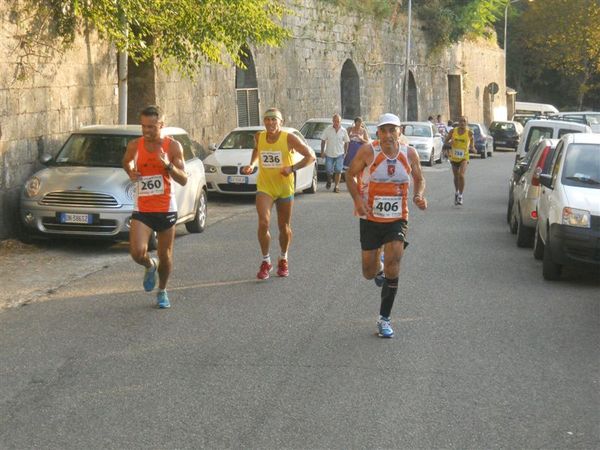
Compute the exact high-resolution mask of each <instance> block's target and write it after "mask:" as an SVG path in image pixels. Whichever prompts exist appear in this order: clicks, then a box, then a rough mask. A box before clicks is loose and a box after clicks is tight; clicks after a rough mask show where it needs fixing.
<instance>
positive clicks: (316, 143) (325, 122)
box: [300, 117, 354, 173]
mask: <svg viewBox="0 0 600 450" xmlns="http://www.w3.org/2000/svg"><path fill="white" fill-rule="evenodd" d="M331 124H332V119H331V117H330V118H329V119H308V120H307V121H306V122H304V124H303V125H302V127H301V128H300V133H301V134H302V136H304V138H305V140H306V142H307V143H308V146H309V147H310V148H312V149H313V151H314V152H315V155H316V157H317V170H318V172H319V173H325V158H324V157H321V136H322V135H323V131H325V128H327V127H328V126H329V125H331ZM341 125H342V127H344V128H345V129H346V130H347V129H348V128H349V127H351V126H353V125H354V122H353V121H352V120H348V119H342V121H341Z"/></svg>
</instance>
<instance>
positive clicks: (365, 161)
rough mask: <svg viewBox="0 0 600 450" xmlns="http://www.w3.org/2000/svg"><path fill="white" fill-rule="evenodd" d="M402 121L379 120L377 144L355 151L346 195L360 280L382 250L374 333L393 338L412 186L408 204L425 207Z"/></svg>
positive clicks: (371, 272) (370, 274)
mask: <svg viewBox="0 0 600 450" xmlns="http://www.w3.org/2000/svg"><path fill="white" fill-rule="evenodd" d="M400 130H401V123H400V119H399V118H398V116H396V115H394V114H390V113H386V114H383V115H382V116H380V117H379V121H378V123H377V135H378V137H379V140H378V141H375V142H373V143H367V144H364V145H362V146H361V147H360V149H359V150H358V153H357V154H356V156H355V158H354V160H353V161H352V164H351V165H350V168H349V169H348V171H347V173H346V184H347V186H348V191H349V192H350V195H351V196H352V199H353V200H354V209H355V214H356V215H357V216H358V217H360V243H361V249H362V272H363V276H364V277H365V278H366V279H368V280H372V279H374V278H375V277H376V275H377V273H378V271H379V270H380V262H379V256H380V251H381V247H382V246H383V249H384V250H385V256H384V258H385V259H384V274H385V278H384V280H383V283H382V284H383V286H382V289H381V305H380V310H379V320H378V322H377V328H378V335H379V336H380V337H383V338H391V337H393V336H394V330H393V329H392V326H391V323H390V314H391V311H392V306H393V304H394V299H395V297H396V292H397V290H398V276H399V274H400V260H401V259H402V255H403V254H404V249H405V248H406V246H407V245H408V242H407V241H406V233H407V230H408V197H409V187H410V180H411V178H412V180H413V182H414V186H413V192H412V194H413V196H412V200H413V203H414V204H415V205H417V207H418V208H419V209H423V210H424V209H426V208H427V200H426V199H425V197H424V196H423V193H424V191H425V179H424V178H423V174H422V172H421V163H420V162H419V155H418V153H417V151H416V150H415V149H414V148H412V147H409V146H407V145H406V144H404V143H403V141H402V140H401V131H400Z"/></svg>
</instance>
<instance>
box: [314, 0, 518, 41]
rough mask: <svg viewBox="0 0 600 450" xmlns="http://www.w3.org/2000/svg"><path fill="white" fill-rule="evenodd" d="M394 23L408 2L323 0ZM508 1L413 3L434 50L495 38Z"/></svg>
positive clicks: (431, 0)
mask: <svg viewBox="0 0 600 450" xmlns="http://www.w3.org/2000/svg"><path fill="white" fill-rule="evenodd" d="M320 1H322V2H325V3H331V4H334V5H337V6H338V7H340V8H346V9H347V10H351V11H357V12H360V13H361V14H366V15H369V16H371V17H374V18H376V19H379V20H385V19H389V20H392V21H393V22H395V21H396V18H397V17H398V16H399V15H400V14H402V15H405V14H406V11H407V9H408V0H320ZM505 6H506V0H412V7H413V13H414V15H415V17H416V18H417V19H419V20H420V21H421V23H422V24H423V26H424V29H425V33H426V36H427V37H428V39H429V41H430V43H431V44H432V46H433V47H435V48H443V47H446V46H448V45H451V44H453V43H456V42H458V41H460V40H461V39H464V38H465V37H476V36H484V37H491V36H492V35H493V33H494V32H493V24H494V22H495V21H496V19H497V18H498V17H501V16H502V15H503V14H504V8H505Z"/></svg>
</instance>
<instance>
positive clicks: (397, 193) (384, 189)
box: [359, 144, 411, 223]
mask: <svg viewBox="0 0 600 450" xmlns="http://www.w3.org/2000/svg"><path fill="white" fill-rule="evenodd" d="M371 148H372V150H373V162H372V163H371V164H370V165H369V166H367V167H365V169H364V170H363V172H362V173H361V176H360V184H359V189H360V194H361V195H362V197H363V201H364V202H365V203H366V204H367V206H368V207H369V209H370V212H369V214H368V215H367V217H366V219H367V220H370V221H372V222H381V223H387V222H395V221H397V220H408V200H407V198H408V189H409V186H410V172H411V169H410V164H409V162H408V147H407V146H406V145H402V144H400V146H399V148H398V154H397V155H396V156H395V157H393V158H388V157H387V156H386V155H385V153H383V151H381V147H379V145H372V146H371Z"/></svg>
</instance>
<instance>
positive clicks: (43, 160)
mask: <svg viewBox="0 0 600 450" xmlns="http://www.w3.org/2000/svg"><path fill="white" fill-rule="evenodd" d="M52 161H54V158H53V157H52V155H51V154H50V153H43V154H42V156H40V162H41V163H42V164H43V165H45V166H48V165H50V163H51V162H52Z"/></svg>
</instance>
